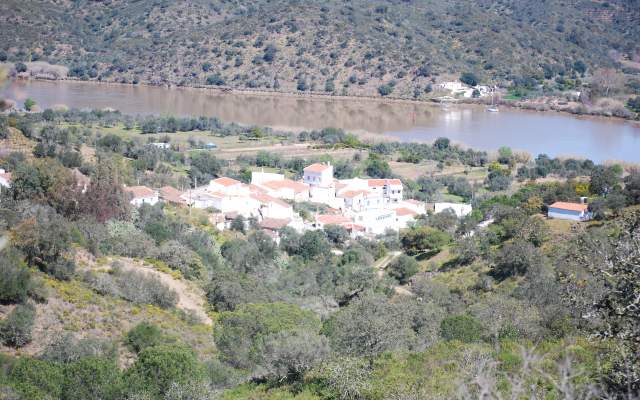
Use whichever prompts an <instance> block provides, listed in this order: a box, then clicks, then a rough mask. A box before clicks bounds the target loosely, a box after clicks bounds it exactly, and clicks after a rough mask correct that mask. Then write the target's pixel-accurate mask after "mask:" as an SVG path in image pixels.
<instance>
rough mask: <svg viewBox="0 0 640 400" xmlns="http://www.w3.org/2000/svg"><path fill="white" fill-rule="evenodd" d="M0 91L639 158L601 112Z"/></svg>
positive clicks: (162, 92)
mask: <svg viewBox="0 0 640 400" xmlns="http://www.w3.org/2000/svg"><path fill="white" fill-rule="evenodd" d="M0 95H1V96H4V97H8V98H10V99H14V100H16V101H17V102H18V103H21V102H22V101H24V100H25V99H26V98H28V97H30V98H32V99H34V100H35V101H36V103H37V104H38V105H39V106H40V107H41V108H43V109H44V108H47V107H51V106H54V105H58V104H64V105H67V106H68V107H73V108H105V107H111V108H115V109H117V110H120V111H121V112H123V113H127V114H172V115H180V116H186V115H194V116H200V115H205V116H213V117H218V118H220V119H221V120H223V121H225V122H237V123H240V124H245V125H261V126H271V127H274V128H278V129H286V130H305V129H306V130H311V129H321V128H325V127H337V128H343V129H345V130H347V131H353V132H366V133H371V134H380V135H385V136H387V137H392V138H396V139H397V140H400V141H420V142H422V141H424V142H428V141H432V140H434V139H436V138H438V137H443V136H444V137H448V138H449V139H451V140H452V141H453V142H456V143H460V144H462V145H465V146H468V147H471V148H474V149H481V150H487V151H494V150H496V149H498V148H499V147H501V146H509V147H511V148H513V149H516V150H523V151H527V152H529V153H531V154H532V155H534V156H535V155H537V154H540V153H546V154H548V155H550V156H576V157H582V158H590V159H592V160H594V161H596V162H602V161H606V160H621V161H627V162H635V163H640V125H638V124H634V123H631V122H625V121H621V120H615V119H606V118H578V117H574V116H571V115H568V114H560V113H553V112H533V111H521V110H515V109H501V110H500V112H498V113H489V112H487V111H485V109H484V108H483V107H479V106H469V105H453V106H449V107H446V108H443V107H441V106H438V105H433V104H427V103H416V102H393V101H391V102H389V101H387V102H385V101H378V100H370V99H357V98H348V99H333V98H329V97H315V98H312V97H303V96H288V95H264V94H237V93H221V92H219V91H208V90H198V89H180V88H171V89H169V88H163V87H149V86H130V85H110V84H94V83H83V82H72V81H62V82H50V81H16V82H11V83H9V84H7V85H6V86H5V87H4V88H2V89H0Z"/></svg>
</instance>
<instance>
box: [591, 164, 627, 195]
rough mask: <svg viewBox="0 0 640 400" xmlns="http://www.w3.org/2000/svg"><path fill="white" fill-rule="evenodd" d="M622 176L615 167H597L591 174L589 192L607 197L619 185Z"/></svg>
mask: <svg viewBox="0 0 640 400" xmlns="http://www.w3.org/2000/svg"><path fill="white" fill-rule="evenodd" d="M619 182H620V175H619V174H618V171H617V170H616V169H614V168H613V167H605V166H602V165H599V166H597V167H596V168H594V169H593V171H592V172H591V179H590V180H589V190H591V193H593V194H597V195H600V196H606V195H607V194H609V193H610V192H611V191H613V189H614V188H615V187H616V186H617V185H618V184H619Z"/></svg>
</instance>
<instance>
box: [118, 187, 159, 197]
mask: <svg viewBox="0 0 640 400" xmlns="http://www.w3.org/2000/svg"><path fill="white" fill-rule="evenodd" d="M124 191H125V192H127V193H131V194H132V195H133V198H134V199H142V198H145V197H153V196H155V194H156V192H155V191H154V190H153V189H151V188H148V187H146V186H125V187H124Z"/></svg>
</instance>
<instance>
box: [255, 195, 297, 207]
mask: <svg viewBox="0 0 640 400" xmlns="http://www.w3.org/2000/svg"><path fill="white" fill-rule="evenodd" d="M250 197H251V198H252V199H255V200H258V201H259V202H260V203H276V204H279V205H281V206H282V207H286V208H291V204H289V203H287V202H286V201H283V200H280V199H276V198H275V197H272V196H269V195H268V194H262V193H253V194H251V195H250Z"/></svg>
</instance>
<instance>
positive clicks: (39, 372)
mask: <svg viewBox="0 0 640 400" xmlns="http://www.w3.org/2000/svg"><path fill="white" fill-rule="evenodd" d="M9 379H10V380H11V382H15V387H16V389H17V391H18V392H19V393H21V394H23V395H24V398H25V399H29V400H32V399H33V400H36V399H47V398H50V399H61V398H62V390H63V387H64V368H63V366H62V365H60V364H58V363H53V362H49V361H42V360H38V359H35V358H31V357H19V358H17V359H16V362H15V364H13V366H12V368H11V371H10V373H9Z"/></svg>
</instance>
